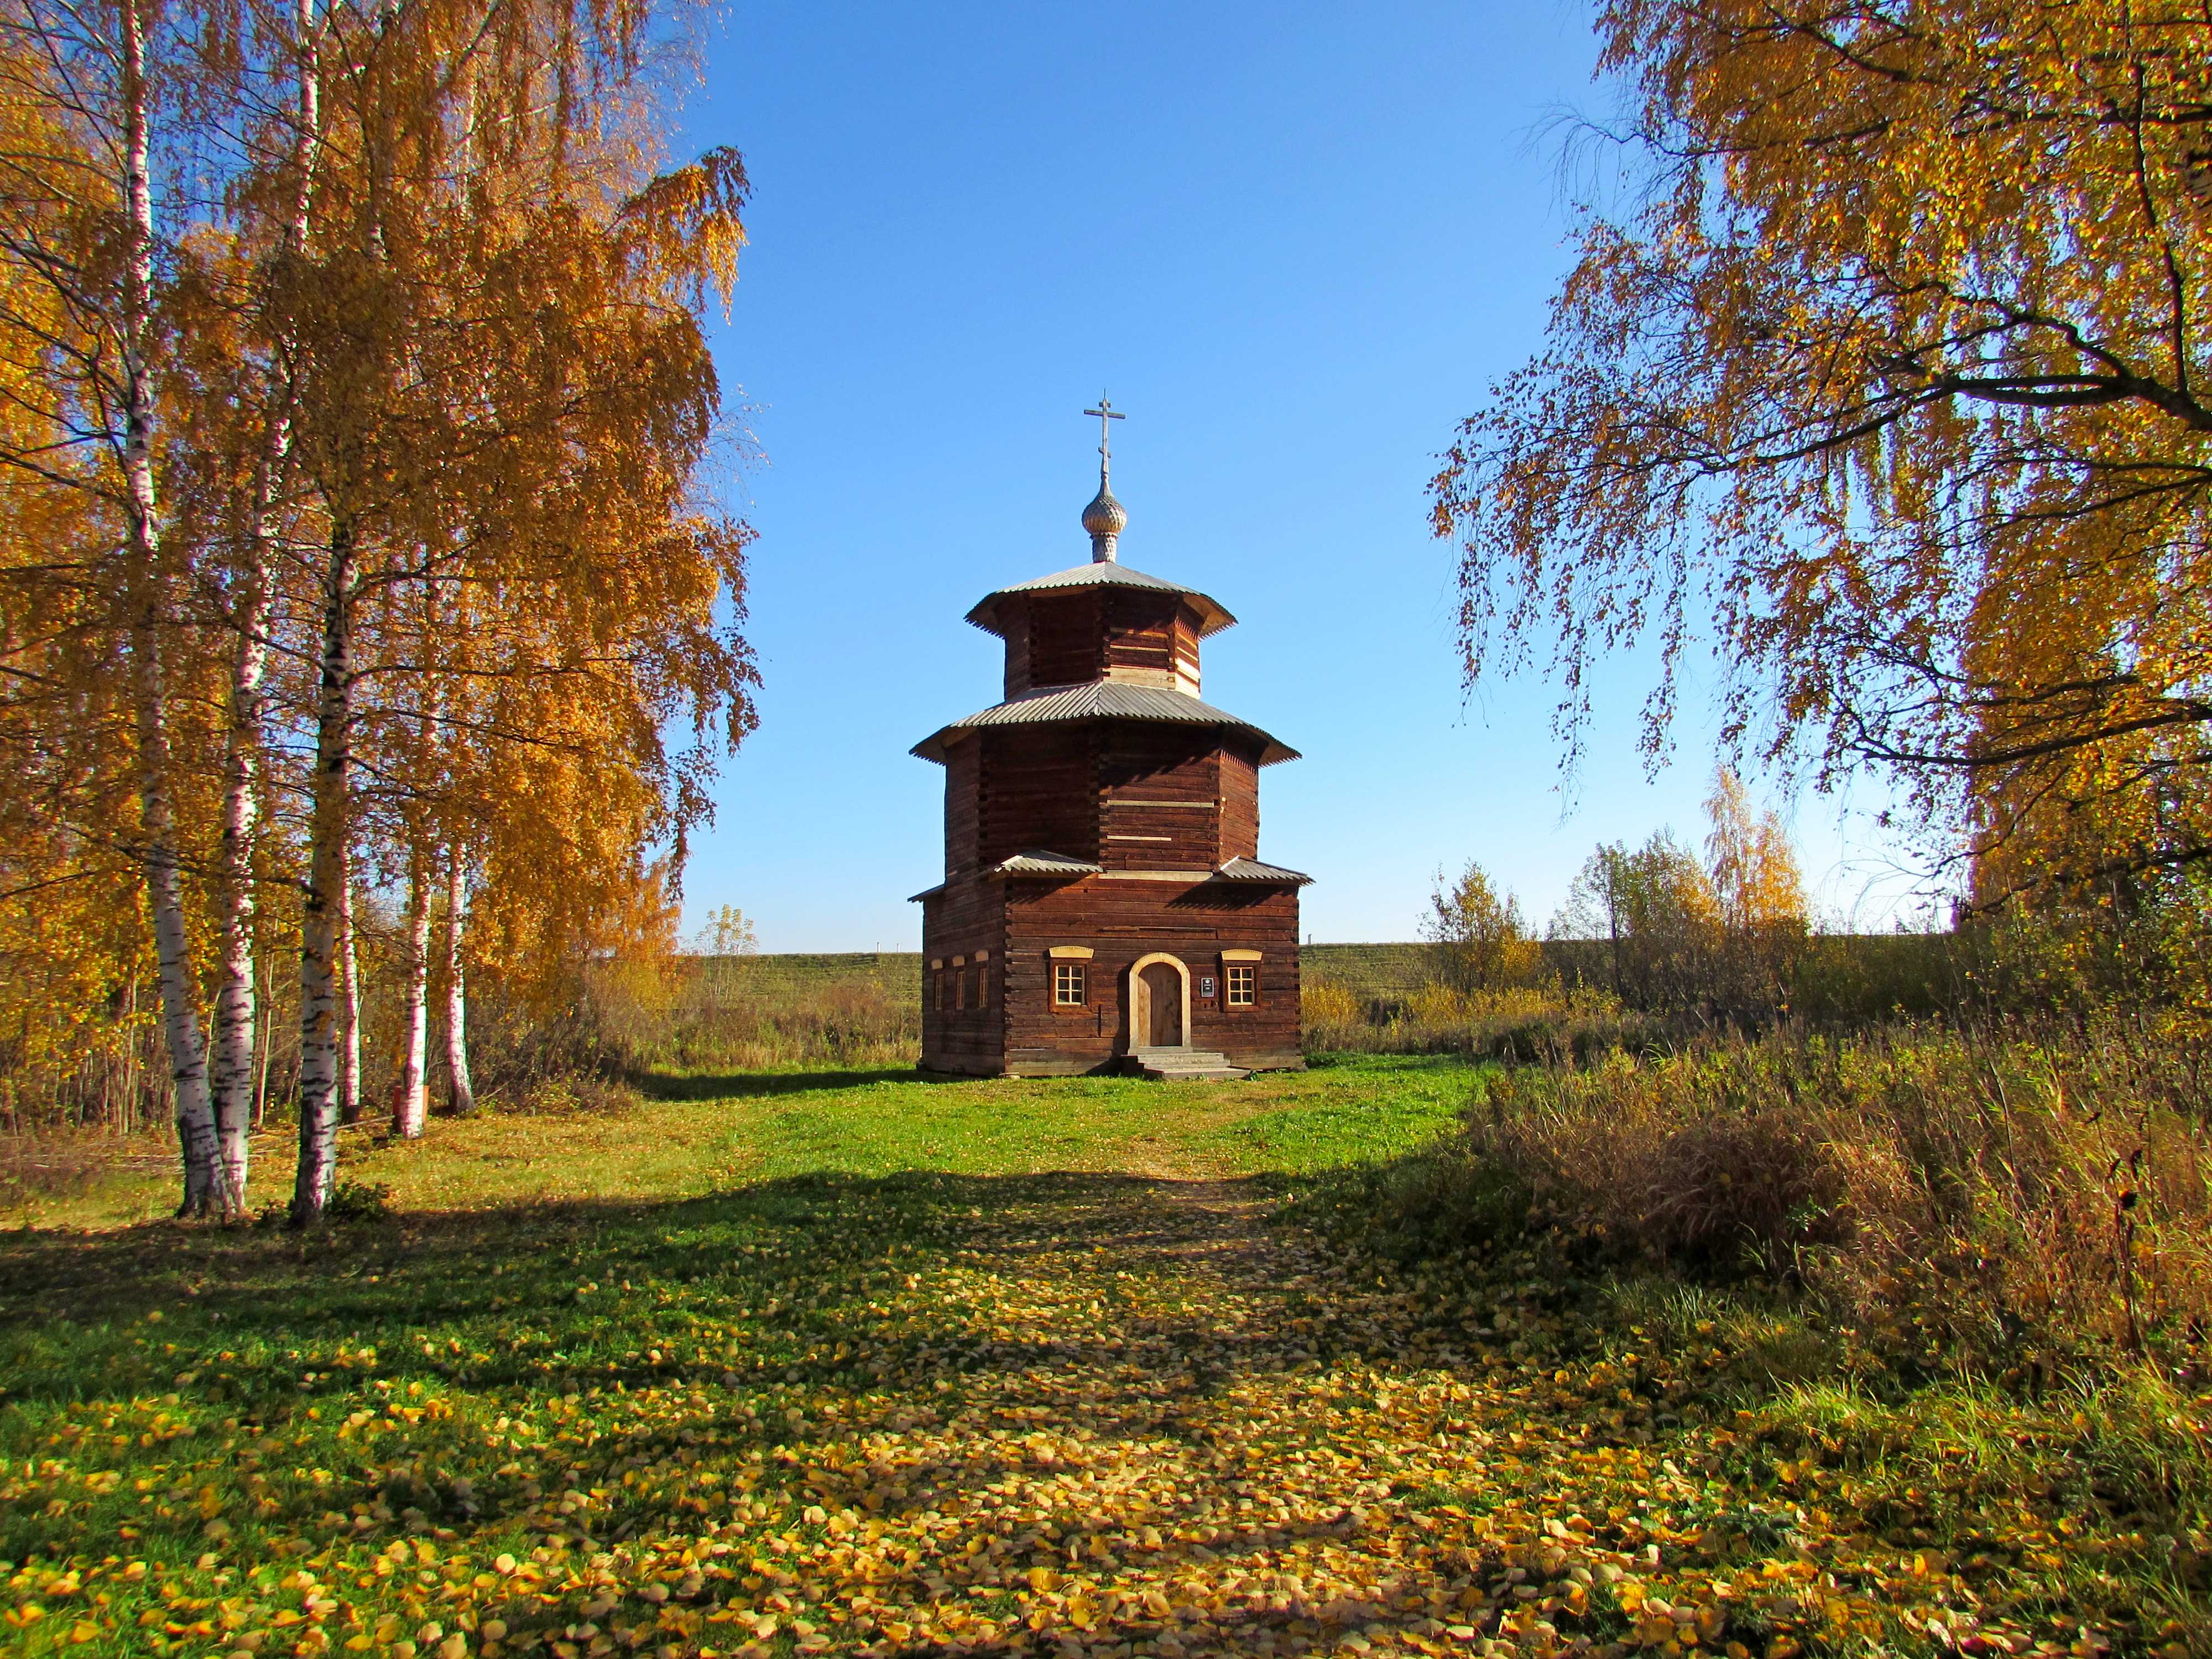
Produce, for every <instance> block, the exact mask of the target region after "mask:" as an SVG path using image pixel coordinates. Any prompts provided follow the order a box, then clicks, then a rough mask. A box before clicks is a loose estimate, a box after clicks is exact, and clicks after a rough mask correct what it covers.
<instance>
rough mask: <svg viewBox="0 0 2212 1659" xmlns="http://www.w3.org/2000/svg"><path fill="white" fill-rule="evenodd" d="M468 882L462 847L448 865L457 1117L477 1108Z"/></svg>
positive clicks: (451, 1068) (450, 1022) (450, 1047)
mask: <svg viewBox="0 0 2212 1659" xmlns="http://www.w3.org/2000/svg"><path fill="white" fill-rule="evenodd" d="M468 896H469V894H468V882H467V880H466V878H465V872H464V870H463V855H462V854H461V851H460V849H459V848H454V849H453V854H452V855H451V857H450V859H449V860H448V861H447V866H446V1071H447V1076H448V1078H449V1079H450V1081H451V1083H452V1085H453V1115H454V1116H455V1117H467V1116H470V1115H471V1114H473V1113H474V1112H475V1111H476V1109H477V1096H476V1091H475V1089H474V1088H472V1087H471V1085H470V1083H469V1000H468V994H467V989H466V981H465V978H464V975H463V971H462V968H461V930H462V928H463V927H465V925H466V921H467V915H468V909H467V907H468Z"/></svg>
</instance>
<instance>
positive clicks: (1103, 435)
mask: <svg viewBox="0 0 2212 1659" xmlns="http://www.w3.org/2000/svg"><path fill="white" fill-rule="evenodd" d="M1083 412H1084V413H1085V415H1096V416H1097V417H1098V493H1097V495H1093V496H1092V497H1091V505H1090V506H1088V507H1085V508H1084V509H1083V527H1084V528H1085V530H1087V531H1089V532H1091V562H1093V563H1094V564H1112V563H1114V562H1115V544H1117V543H1118V542H1119V541H1120V540H1121V532H1123V531H1124V530H1127V528H1128V527H1129V514H1128V511H1127V508H1125V507H1123V506H1122V505H1121V502H1119V501H1115V499H1114V492H1113V490H1112V489H1111V488H1109V484H1108V473H1109V468H1110V467H1111V466H1112V464H1113V459H1114V456H1113V443H1112V440H1111V434H1112V430H1113V428H1110V427H1109V426H1108V425H1107V422H1109V421H1121V420H1127V418H1128V416H1126V415H1124V414H1123V413H1122V412H1121V410H1118V409H1116V408H1115V407H1114V405H1113V404H1112V402H1111V401H1110V400H1109V399H1108V398H1107V396H1106V394H1105V393H1104V392H1100V393H1099V394H1098V407H1097V408H1096V409H1086V410H1084V411H1083Z"/></svg>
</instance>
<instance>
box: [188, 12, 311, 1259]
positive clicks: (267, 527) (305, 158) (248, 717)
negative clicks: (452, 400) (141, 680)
mask: <svg viewBox="0 0 2212 1659" xmlns="http://www.w3.org/2000/svg"><path fill="white" fill-rule="evenodd" d="M294 27H295V35H294V45H293V53H294V58H295V63H296V65H297V70H296V75H297V79H296V83H295V84H296V93H295V106H294V121H295V127H294V137H293V149H292V167H293V172H294V185H293V197H292V211H291V216H290V218H289V222H287V224H286V227H285V233H284V237H283V241H282V243H281V244H280V246H279V251H278V258H288V257H290V256H292V255H296V254H297V253H299V252H301V251H302V250H303V249H304V248H305V247H306V246H307V213H308V207H309V204H310V202H311V200H312V197H311V191H312V189H313V179H314V169H315V160H316V155H317V149H318V146H319V143H320V142H321V132H322V121H321V113H322V103H321V86H320V83H319V80H318V78H317V71H316V67H315V65H316V40H315V17H314V5H313V0H298V4H297V6H296V9H295V15H294ZM272 380H274V381H275V384H273V385H272V386H271V388H270V405H269V416H268V425H267V428H266V429H265V432H264V438H263V443H262V453H261V455H260V458H259V460H258V464H257V465H256V467H255V469H254V476H253V484H252V489H253V496H252V507H251V510H250V513H249V523H250V525H251V530H250V532H249V534H248V538H247V549H246V570H245V572H244V574H243V575H242V577H241V580H240V594H239V601H238V614H237V616H236V617H235V618H234V624H235V626H236V628H237V629H238V649H237V652H236V653H235V655H234V658H233V659H232V663H231V683H230V706H229V716H230V718H229V727H228V732H226V733H225V738H224V745H223V797H222V851H221V868H220V872H219V873H220V877H221V884H220V898H219V903H220V918H219V920H220V927H221V930H222V949H221V952H220V972H221V979H220V981H219V982H218V985H217V987H216V1001H215V1067H214V1070H215V1121H216V1139H217V1142H218V1148H219V1159H220V1168H221V1173H222V1181H221V1184H220V1186H219V1187H218V1188H217V1199H218V1202H219V1204H220V1206H221V1208H222V1211H223V1212H224V1213H225V1214H226V1215H230V1216H239V1215H243V1214H244V1213H245V1212H246V1173H247V1169H246V1163H247V1139H246V1136H247V1133H248V1132H249V1130H250V1128H251V1127H252V1119H253V1103H254V1086H253V1077H254V1073H253V1036H254V1024H253V1022H254V994H253V912H254V892H253V870H252V857H253V830H254V820H255V817H256V811H255V799H254V793H253V791H254V782H255V776H256V773H257V770H258V764H259V760H260V756H261V751H262V746H263V738H264V733H263V726H264V720H265V719H266V715H267V697H266V695H265V693H264V690H263V687H262V680H263V676H264V672H265V671H266V668H267V665H268V658H269V641H268V633H269V619H270V597H271V583H270V560H271V557H272V550H273V545H274V543H275V539H276V520H275V513H276V501H277V498H278V496H279V495H280V494H281V493H282V489H283V475H284V470H285V462H286V460H287V459H288V458H289V455H290V453H291V447H292V418H291V402H292V399H291V395H290V389H289V386H288V385H286V384H284V383H283V380H282V379H281V377H272Z"/></svg>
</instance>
